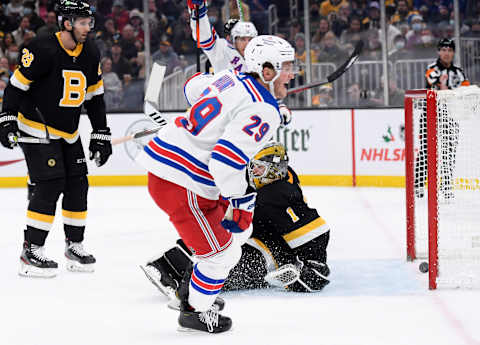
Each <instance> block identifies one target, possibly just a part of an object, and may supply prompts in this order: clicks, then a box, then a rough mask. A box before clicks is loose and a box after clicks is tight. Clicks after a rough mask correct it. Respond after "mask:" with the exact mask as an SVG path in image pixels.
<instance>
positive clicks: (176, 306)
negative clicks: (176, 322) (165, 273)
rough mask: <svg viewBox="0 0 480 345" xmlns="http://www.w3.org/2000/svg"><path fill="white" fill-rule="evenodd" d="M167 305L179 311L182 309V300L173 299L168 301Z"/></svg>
mask: <svg viewBox="0 0 480 345" xmlns="http://www.w3.org/2000/svg"><path fill="white" fill-rule="evenodd" d="M167 307H168V308H169V309H172V310H176V311H179V310H180V300H179V299H178V298H174V299H172V300H171V301H170V302H168V304H167Z"/></svg>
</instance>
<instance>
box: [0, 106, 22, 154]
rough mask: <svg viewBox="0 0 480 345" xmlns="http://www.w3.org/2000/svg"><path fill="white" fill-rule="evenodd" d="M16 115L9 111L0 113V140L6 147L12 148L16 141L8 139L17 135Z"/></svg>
mask: <svg viewBox="0 0 480 345" xmlns="http://www.w3.org/2000/svg"><path fill="white" fill-rule="evenodd" d="M18 135H19V134H18V124H17V117H16V116H15V115H14V114H13V113H11V112H4V113H1V114H0V142H1V143H2V145H3V146H5V147H6V148H7V149H13V148H14V147H15V145H17V143H15V142H12V141H10V137H12V136H15V137H16V136H18Z"/></svg>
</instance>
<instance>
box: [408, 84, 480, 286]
mask: <svg viewBox="0 0 480 345" xmlns="http://www.w3.org/2000/svg"><path fill="white" fill-rule="evenodd" d="M405 154H406V161H405V178H406V188H405V191H406V230H407V259H408V260H415V259H423V261H428V264H429V288H430V289H436V288H437V287H469V288H471V287H480V89H479V88H477V87H476V86H472V87H461V88H459V89H456V90H445V91H435V90H409V91H406V93H405Z"/></svg>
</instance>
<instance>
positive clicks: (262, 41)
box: [245, 35, 295, 83]
mask: <svg viewBox="0 0 480 345" xmlns="http://www.w3.org/2000/svg"><path fill="white" fill-rule="evenodd" d="M294 60H295V49H293V47H292V46H291V44H290V43H288V42H287V41H286V40H284V39H283V38H280V37H277V36H271V35H260V36H257V37H255V38H254V39H252V40H251V41H250V42H248V45H247V47H246V48H245V63H246V65H247V72H254V73H257V74H258V75H259V76H260V78H262V80H263V81H264V82H266V81H265V80H264V79H263V73H262V71H263V65H264V64H265V63H267V62H269V63H271V64H272V66H273V68H274V69H275V71H277V75H276V76H275V78H274V80H275V79H276V78H278V76H279V75H280V71H281V70H282V64H283V63H284V62H288V61H291V62H294ZM274 80H272V81H271V82H270V83H273V81H274Z"/></svg>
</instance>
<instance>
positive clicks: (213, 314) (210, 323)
mask: <svg viewBox="0 0 480 345" xmlns="http://www.w3.org/2000/svg"><path fill="white" fill-rule="evenodd" d="M198 318H199V319H200V321H201V322H203V323H204V324H206V325H207V329H208V331H209V332H210V333H212V332H213V327H218V309H217V308H215V307H212V308H210V309H209V310H207V311H204V312H203V313H200V314H199V315H198Z"/></svg>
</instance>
